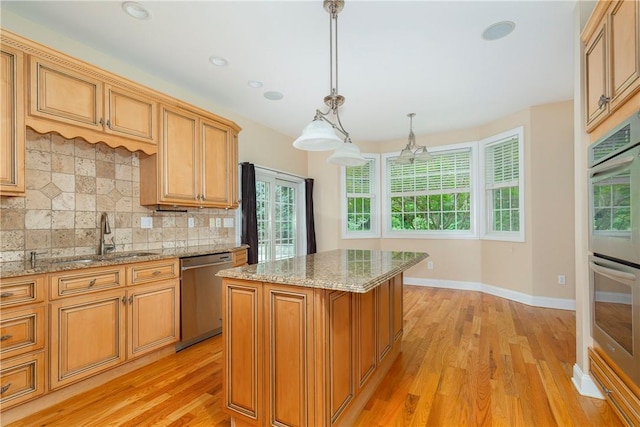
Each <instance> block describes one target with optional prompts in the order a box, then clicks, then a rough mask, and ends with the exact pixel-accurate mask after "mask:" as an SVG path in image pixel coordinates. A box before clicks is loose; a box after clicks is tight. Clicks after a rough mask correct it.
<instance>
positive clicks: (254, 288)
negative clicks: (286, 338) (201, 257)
mask: <svg viewBox="0 0 640 427" xmlns="http://www.w3.org/2000/svg"><path fill="white" fill-rule="evenodd" d="M262 300H263V296H262V283H260V282H252V281H246V280H236V279H223V281H222V301H223V310H222V313H223V314H222V331H223V332H222V333H223V340H224V346H223V355H222V357H223V360H224V365H223V367H224V371H223V375H222V378H223V384H222V386H223V390H224V409H225V411H226V412H227V413H229V414H230V415H231V419H232V424H236V423H238V424H247V423H248V424H255V425H262V424H263V423H264V409H263V406H264V396H263V384H264V373H263V363H262V362H263V354H264V353H263V348H264V331H263V324H264V322H263V320H262V318H263V317H262V316H263V301H262Z"/></svg>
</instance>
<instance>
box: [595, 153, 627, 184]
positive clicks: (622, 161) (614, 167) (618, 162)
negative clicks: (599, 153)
mask: <svg viewBox="0 0 640 427" xmlns="http://www.w3.org/2000/svg"><path fill="white" fill-rule="evenodd" d="M634 159H635V157H634V156H633V155H631V156H625V157H621V158H619V159H615V160H609V161H608V162H606V163H604V164H602V165H600V166H597V167H595V168H593V169H592V170H591V172H590V173H589V176H590V177H591V179H593V178H595V177H598V176H601V175H604V174H611V173H613V172H617V171H619V170H621V169H625V168H626V167H627V166H628V165H630V164H631V163H633V161H634Z"/></svg>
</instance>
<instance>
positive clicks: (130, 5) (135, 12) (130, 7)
mask: <svg viewBox="0 0 640 427" xmlns="http://www.w3.org/2000/svg"><path fill="white" fill-rule="evenodd" d="M122 10H124V11H125V12H126V13H127V15H129V16H131V17H133V18H136V19H140V20H142V21H147V20H149V19H151V12H149V10H148V9H146V8H145V7H144V6H142V5H141V4H140V3H136V2H134V1H126V2H124V3H122Z"/></svg>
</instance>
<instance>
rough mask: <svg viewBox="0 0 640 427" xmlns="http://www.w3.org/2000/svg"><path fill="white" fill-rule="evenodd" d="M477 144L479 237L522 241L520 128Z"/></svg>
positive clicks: (522, 211) (522, 198) (522, 210)
mask: <svg viewBox="0 0 640 427" xmlns="http://www.w3.org/2000/svg"><path fill="white" fill-rule="evenodd" d="M480 146H481V150H480V152H481V156H482V157H481V160H480V161H481V165H482V167H483V174H482V176H481V179H482V188H483V192H484V197H483V204H484V209H483V211H484V219H483V233H482V237H483V238H486V239H493V240H509V241H518V242H524V172H523V159H522V157H523V156H522V153H523V128H522V127H520V128H517V129H513V130H511V131H508V132H504V133H502V134H500V135H496V136H493V137H491V138H488V139H486V140H483V141H481V142H480Z"/></svg>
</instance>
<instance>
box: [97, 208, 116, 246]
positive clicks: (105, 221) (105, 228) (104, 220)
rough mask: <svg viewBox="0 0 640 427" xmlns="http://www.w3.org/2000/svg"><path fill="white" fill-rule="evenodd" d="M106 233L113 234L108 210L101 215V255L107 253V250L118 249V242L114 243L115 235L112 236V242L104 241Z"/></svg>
mask: <svg viewBox="0 0 640 427" xmlns="http://www.w3.org/2000/svg"><path fill="white" fill-rule="evenodd" d="M105 234H111V227H110V226H109V216H108V215H107V213H106V212H102V215H101V216H100V255H105V254H106V253H107V252H111V251H113V250H115V249H116V244H115V243H113V237H112V238H111V243H107V242H105V241H104V239H105Z"/></svg>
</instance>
